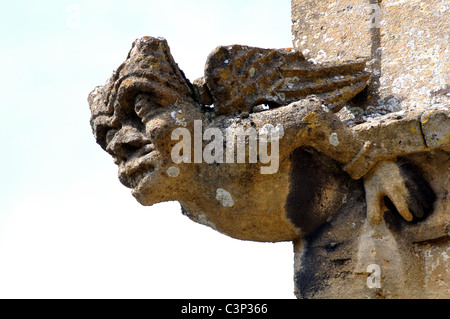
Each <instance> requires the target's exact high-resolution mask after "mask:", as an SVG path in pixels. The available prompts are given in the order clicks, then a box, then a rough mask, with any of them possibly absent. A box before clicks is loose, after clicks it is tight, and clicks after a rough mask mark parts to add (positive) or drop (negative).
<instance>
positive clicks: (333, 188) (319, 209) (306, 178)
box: [285, 147, 352, 235]
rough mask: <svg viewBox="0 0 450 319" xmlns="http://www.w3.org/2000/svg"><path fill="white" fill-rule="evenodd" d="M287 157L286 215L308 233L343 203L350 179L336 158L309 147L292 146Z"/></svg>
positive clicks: (305, 233) (303, 231) (303, 232)
mask: <svg viewBox="0 0 450 319" xmlns="http://www.w3.org/2000/svg"><path fill="white" fill-rule="evenodd" d="M290 160H291V172H290V184H289V195H288V196H287V199H286V205H285V209H286V215H287V216H286V217H287V218H288V219H289V220H290V221H291V222H292V224H294V226H296V227H297V228H299V229H300V230H301V232H302V234H304V235H307V234H310V233H311V232H313V231H314V230H315V229H316V228H318V227H319V226H320V225H322V224H324V223H325V222H327V220H329V218H330V217H331V216H333V214H334V213H335V212H336V211H337V210H338V209H339V207H340V206H341V205H342V204H343V203H344V202H345V199H346V198H347V194H348V189H349V186H350V183H351V182H352V180H351V178H350V177H349V175H348V174H347V173H345V172H344V171H343V170H342V168H341V166H340V164H339V163H338V162H337V161H335V160H333V159H331V158H330V157H328V156H326V155H324V154H322V153H320V152H318V151H316V150H315V149H313V148H311V147H301V148H297V149H295V150H294V151H293V152H292V153H291V156H290Z"/></svg>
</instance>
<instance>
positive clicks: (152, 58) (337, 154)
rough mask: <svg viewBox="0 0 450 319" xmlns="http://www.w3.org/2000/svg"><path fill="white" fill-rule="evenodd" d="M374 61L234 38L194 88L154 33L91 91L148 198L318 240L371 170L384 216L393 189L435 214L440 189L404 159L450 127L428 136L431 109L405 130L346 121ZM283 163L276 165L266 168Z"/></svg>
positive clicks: (372, 202) (371, 189)
mask: <svg viewBox="0 0 450 319" xmlns="http://www.w3.org/2000/svg"><path fill="white" fill-rule="evenodd" d="M364 69H365V60H364V59H361V60H355V61H350V62H343V63H335V64H313V63H311V62H309V61H307V60H305V58H304V57H303V56H302V54H301V53H300V52H296V51H293V50H286V49H279V50H275V49H260V48H252V47H247V46H241V45H233V46H223V47H219V48H217V49H216V50H215V51H213V52H212V53H211V55H210V56H209V57H208V60H207V63H206V69H205V76H204V77H203V78H201V79H198V80H195V81H194V82H193V84H191V83H190V82H189V80H188V79H186V77H185V75H184V74H183V72H182V71H181V70H180V69H179V67H178V65H177V64H176V63H175V61H174V59H173V57H172V55H171V53H170V49H169V47H168V45H167V42H166V40H164V39H162V38H153V37H144V38H141V39H138V40H136V41H135V42H134V43H133V46H132V49H131V51H130V52H129V54H128V57H127V59H126V61H125V62H124V63H123V64H122V65H120V66H119V68H118V69H117V70H116V71H115V72H114V74H113V75H112V77H111V78H110V79H109V80H108V81H107V83H106V84H105V85H104V86H101V87H97V88H95V89H94V90H93V91H92V92H91V94H90V95H89V104H90V109H91V112H92V117H91V125H92V128H93V132H94V135H95V137H96V140H97V142H98V144H100V146H101V147H102V148H103V149H104V150H106V151H107V152H108V153H110V154H111V155H112V156H113V158H114V160H115V162H116V164H117V165H118V166H119V179H120V181H121V182H122V183H123V184H124V185H125V186H127V187H129V188H131V189H132V194H133V196H135V197H136V199H137V200H138V201H139V202H140V203H141V204H142V205H152V204H154V203H158V202H163V201H170V200H176V201H179V202H180V203H181V205H182V208H183V213H184V214H186V215H187V216H188V217H190V218H191V219H192V220H194V221H196V222H199V223H202V224H205V225H208V226H210V227H212V228H214V229H216V230H217V231H219V232H221V233H224V234H227V235H229V236H231V237H234V238H239V239H244V240H254V241H271V242H274V241H289V240H295V239H297V238H300V237H302V236H306V235H308V234H310V233H312V232H314V230H315V229H317V228H318V227H319V226H320V225H322V224H323V223H325V222H326V221H327V220H329V219H330V218H331V217H332V216H333V215H334V214H335V213H336V212H337V211H338V209H339V207H340V206H341V205H342V204H343V202H345V201H346V200H347V197H348V196H347V195H348V192H349V181H351V180H359V179H361V178H364V180H365V187H366V199H367V205H368V208H367V211H368V219H369V220H370V221H371V223H374V224H376V223H377V222H379V221H380V219H381V217H380V216H382V214H383V213H384V211H385V209H386V202H385V200H386V199H389V203H391V204H392V205H394V206H395V208H396V209H397V211H398V213H399V214H400V215H401V216H402V217H403V218H404V219H405V220H407V221H414V220H418V219H422V218H424V217H425V216H426V215H427V214H428V213H429V212H430V211H431V210H432V207H433V202H434V200H435V196H434V193H433V190H432V189H431V187H430V186H429V184H428V183H427V181H425V180H424V179H423V178H422V177H421V175H420V174H418V173H417V172H416V171H415V170H414V169H412V168H411V167H410V166H408V165H403V163H401V162H398V161H397V158H398V157H400V156H403V155H406V154H411V153H416V152H421V151H426V150H430V149H432V148H436V147H448V145H449V137H448V136H438V137H436V136H433V137H432V138H431V139H430V140H429V141H428V140H427V138H426V136H427V131H426V130H427V127H428V126H427V124H426V122H424V116H426V115H425V113H424V112H422V113H418V112H416V113H407V114H406V113H405V114H403V115H401V116H400V115H396V116H397V119H395V121H397V122H401V123H402V125H396V127H395V130H397V131H398V132H396V134H395V135H394V136H396V138H395V139H392V134H391V133H392V128H391V127H390V126H389V125H388V124H385V123H384V122H377V123H375V124H364V125H356V126H353V127H351V126H348V125H346V124H345V123H344V122H342V121H341V120H340V119H339V117H338V116H337V115H336V114H335V113H336V112H337V111H339V110H340V109H341V108H342V107H343V106H344V105H345V104H346V103H347V102H348V101H349V100H350V99H352V98H353V97H355V96H356V95H357V94H358V93H359V92H361V91H362V90H363V89H364V87H365V86H366V82H367V80H368V78H369V73H368V72H366V71H365V70H364ZM433 116H434V115H433ZM436 116H438V117H439V116H441V117H442V116H443V117H446V122H445V123H447V124H446V125H448V123H450V122H449V121H448V114H447V113H445V112H442V113H439V112H438V111H437V115H436ZM208 129H211V130H209V131H208V134H206V133H207V130H208ZM373 130H377V134H369V133H368V132H370V131H373ZM242 132H244V133H245V134H242ZM255 133H256V134H255ZM388 134H390V135H388ZM224 136H225V138H223V137H224ZM229 136H231V139H230V138H229ZM235 136H237V138H238V140H237V142H239V138H242V143H243V144H242V145H244V146H245V147H246V148H245V151H244V153H241V154H240V155H239V152H238V153H237V154H235V153H234V152H232V153H228V151H229V150H230V149H232V148H233V147H234V145H235V139H234V137H235ZM388 136H389V138H388ZM213 137H214V139H213ZM424 137H425V138H424ZM180 140H181V141H180ZM258 143H259V144H258ZM252 146H253V147H254V150H256V153H252ZM269 148H270V150H271V155H270V156H269V152H268V149H269ZM174 149H175V150H176V152H174ZM192 155H193V156H192ZM228 155H230V156H229V157H227V156H228ZM174 156H175V158H174ZM207 156H209V158H212V159H213V160H205V157H207ZM269 160H272V162H276V165H275V164H274V163H271V165H272V164H274V165H272V166H271V167H272V168H274V169H273V170H272V171H271V172H269V173H266V174H264V173H262V172H263V170H262V169H263V168H264V167H266V168H267V167H268V165H267V164H268V162H269Z"/></svg>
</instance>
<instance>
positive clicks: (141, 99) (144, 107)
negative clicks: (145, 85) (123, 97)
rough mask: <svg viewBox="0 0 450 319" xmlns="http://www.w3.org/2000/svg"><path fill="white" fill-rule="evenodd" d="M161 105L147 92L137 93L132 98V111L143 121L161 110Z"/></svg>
mask: <svg viewBox="0 0 450 319" xmlns="http://www.w3.org/2000/svg"><path fill="white" fill-rule="evenodd" d="M161 107H162V106H161V105H159V104H158V103H156V102H155V101H153V99H152V96H151V95H150V94H148V93H139V94H137V95H136V97H135V98H134V111H135V112H136V114H137V115H138V116H139V117H140V118H141V119H142V121H143V122H144V123H145V122H146V121H148V120H150V119H151V118H152V117H153V116H155V115H156V114H158V113H159V112H161Z"/></svg>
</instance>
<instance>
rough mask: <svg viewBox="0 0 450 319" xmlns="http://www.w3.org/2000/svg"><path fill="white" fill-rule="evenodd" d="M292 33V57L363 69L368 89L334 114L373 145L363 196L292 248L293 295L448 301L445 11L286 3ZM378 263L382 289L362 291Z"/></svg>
mask: <svg viewBox="0 0 450 319" xmlns="http://www.w3.org/2000/svg"><path fill="white" fill-rule="evenodd" d="M292 23H293V25H292V32H293V44H294V49H297V50H299V51H300V52H302V53H303V55H304V56H305V58H306V59H307V60H309V61H312V62H314V63H317V64H318V65H320V64H321V63H323V62H327V63H329V62H333V61H334V62H335V61H341V60H345V59H351V58H355V57H366V58H367V59H368V60H369V63H368V64H367V70H368V71H369V72H370V73H371V77H370V79H369V81H368V86H367V88H366V89H365V90H364V91H363V92H362V93H361V94H360V95H359V96H357V98H355V99H353V100H352V101H349V103H348V104H347V106H346V108H344V110H348V109H349V110H350V111H351V112H352V113H353V115H351V114H350V116H349V115H347V114H345V113H342V114H340V116H341V118H344V117H345V120H346V123H347V124H348V125H349V126H350V127H352V129H353V131H354V132H355V135H357V136H360V137H361V138H362V139H363V140H366V141H367V140H373V139H374V138H375V137H376V140H377V142H375V143H376V144H377V145H371V147H373V148H375V149H376V151H371V152H370V153H371V154H372V155H369V156H362V157H361V159H358V160H356V161H355V164H358V166H359V167H360V168H359V169H358V170H359V171H363V172H364V173H363V174H361V175H360V176H361V177H363V179H364V185H363V187H364V189H365V195H363V194H361V193H360V192H358V191H356V190H354V191H351V192H350V193H351V196H356V197H357V198H356V199H355V200H354V201H351V202H352V206H348V207H346V206H345V205H343V206H342V207H341V208H340V210H339V212H338V213H336V214H335V215H334V217H333V218H332V219H331V220H330V221H328V222H327V223H325V224H323V226H321V228H319V229H318V230H317V231H316V232H314V233H312V234H311V235H309V236H306V237H305V239H304V240H298V241H297V242H296V243H295V251H296V257H295V265H296V266H295V267H296V277H295V278H296V294H297V296H298V297H299V298H367V297H369V298H448V297H450V266H449V265H450V262H449V260H448V259H449V257H448V256H449V255H448V254H449V250H450V240H449V224H450V206H449V196H448V195H449V191H450V185H449V184H448V183H449V180H450V178H449V175H450V153H449V146H448V145H449V142H450V126H449V125H450V122H449V116H450V103H449V101H450V92H449V87H450V80H449V71H450V59H449V56H450V54H449V34H448V31H447V30H448V29H449V27H450V6H449V2H448V1H447V0H432V1H418V0H412V1H403V0H392V1H378V0H367V1H365V0H337V1H334V0H333V1H331V0H330V1H309V0H293V1H292ZM347 112H348V111H347ZM391 112H395V113H391ZM387 113H391V114H387ZM381 115H384V116H381ZM355 117H356V118H355ZM414 150H416V151H414ZM388 153H395V154H396V156H392V158H391V159H392V160H393V162H390V160H389V159H388V158H389V155H388ZM378 156H380V157H383V158H385V160H383V161H379V157H378ZM368 159H369V160H368ZM374 161H375V162H378V163H379V164H377V165H376V166H375V168H371V171H364V169H363V167H364V166H365V165H366V163H367V162H370V163H372V162H374ZM355 164H353V163H351V164H347V166H349V165H350V166H351V165H355ZM344 168H345V166H344ZM353 177H355V178H356V177H357V175H356V174H354V175H353ZM399 179H403V183H400V184H397V185H393V184H391V183H392V182H393V181H394V180H399ZM402 184H403V185H402ZM412 184H415V185H416V186H417V185H421V186H420V187H418V188H417V187H411V185H412ZM394 189H396V190H395V191H394ZM408 189H409V192H410V195H406V196H404V198H403V199H401V196H398V195H399V194H405V193H407V192H408ZM388 192H391V196H385V195H384V194H386V193H388ZM393 193H397V195H393V196H392V194H393ZM427 198H428V199H427ZM432 198H434V200H432ZM431 202H432V203H433V206H432V207H431V208H430V207H429V206H428V205H429V204H430V203H431ZM425 211H428V212H429V214H428V216H427V215H426V214H425V216H422V213H423V212H425ZM430 212H431V213H430ZM400 216H401V217H400ZM408 221H410V222H408ZM350 233H351V234H352V235H351V236H349V235H348V234H350ZM373 264H376V265H378V266H379V267H380V272H381V282H380V288H369V287H368V285H367V282H366V281H367V280H368V278H369V277H370V274H369V273H370V272H369V271H368V268H367V267H368V266H370V265H373ZM317 265H321V266H320V267H317ZM330 270H331V271H330Z"/></svg>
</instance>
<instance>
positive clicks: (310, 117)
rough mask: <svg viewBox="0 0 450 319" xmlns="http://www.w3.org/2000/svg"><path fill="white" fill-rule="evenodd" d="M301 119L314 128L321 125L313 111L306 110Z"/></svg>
mask: <svg viewBox="0 0 450 319" xmlns="http://www.w3.org/2000/svg"><path fill="white" fill-rule="evenodd" d="M302 121H304V122H306V123H307V127H308V128H316V127H321V126H322V124H321V123H320V120H319V116H318V115H317V114H316V113H315V112H308V114H306V115H305V116H304V117H303V118H302Z"/></svg>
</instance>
